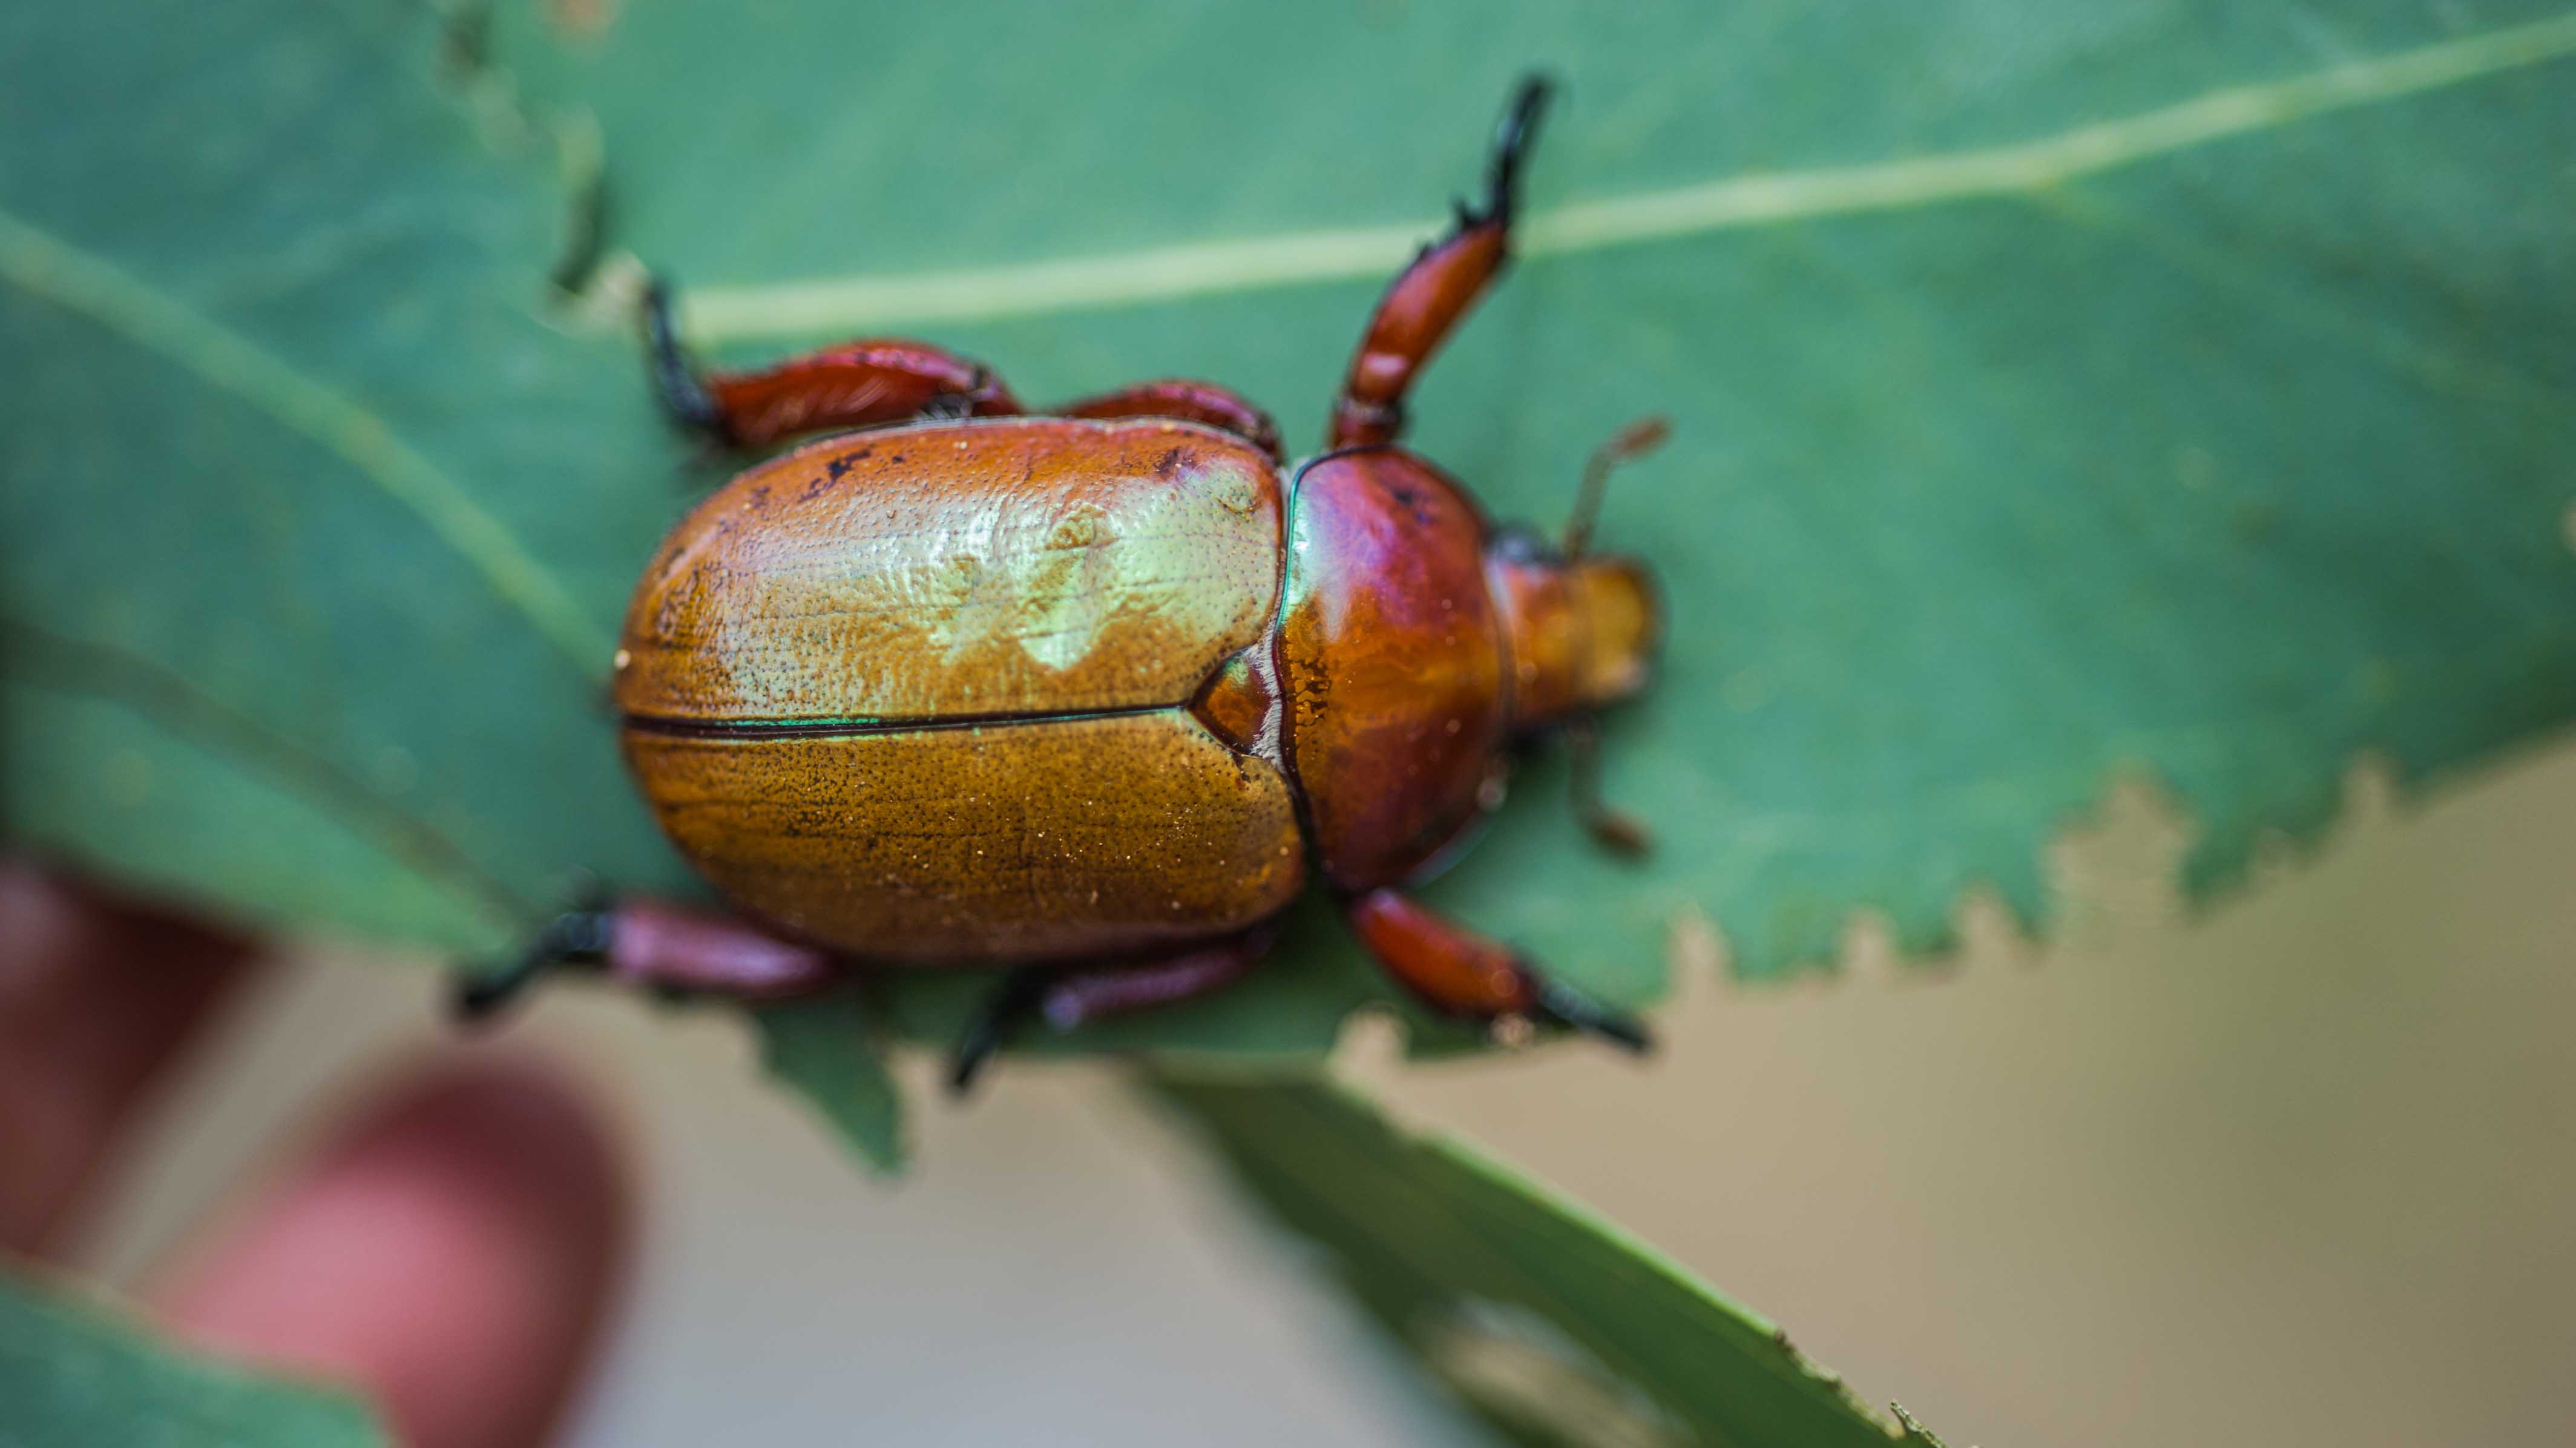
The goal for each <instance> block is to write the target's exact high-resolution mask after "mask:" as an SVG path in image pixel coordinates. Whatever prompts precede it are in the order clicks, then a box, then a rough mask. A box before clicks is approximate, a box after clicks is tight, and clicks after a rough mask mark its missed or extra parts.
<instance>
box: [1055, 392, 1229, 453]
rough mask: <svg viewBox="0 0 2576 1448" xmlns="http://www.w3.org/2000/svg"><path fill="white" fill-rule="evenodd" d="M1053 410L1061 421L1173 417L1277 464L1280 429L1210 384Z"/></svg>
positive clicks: (1109, 395)
mask: <svg viewBox="0 0 2576 1448" xmlns="http://www.w3.org/2000/svg"><path fill="white" fill-rule="evenodd" d="M1055 410H1056V412H1058V413H1059V414H1061V415H1063V416H1065V417H1099V418H1112V417H1176V418H1179V419H1180V420H1182V421H1183V422H1199V423H1205V424H1207V425H1208V426H1209V427H1213V428H1215V429H1216V430H1217V431H1219V432H1230V433H1233V434H1234V435H1235V436H1236V437H1239V438H1242V439H1243V440H1244V441H1245V442H1248V443H1250V444H1252V445H1253V446H1254V447H1257V448H1259V449H1261V450H1262V451H1263V452H1266V453H1268V454H1270V460H1271V461H1272V462H1277V461H1279V458H1280V451H1279V425H1278V424H1277V423H1275V422H1272V421H1271V420H1270V414H1269V413H1267V412H1264V411H1262V410H1261V409H1260V408H1259V407H1256V406H1254V405H1253V404H1252V402H1251V400H1250V399H1248V398H1246V397H1245V396H1244V395H1243V394H1242V393H1240V392H1237V391H1235V390H1234V389H1233V388H1231V387H1220V386H1218V385H1217V384H1215V383H1213V382H1195V381H1192V380H1190V379H1188V378H1184V377H1166V378H1164V379H1162V380H1161V381H1159V382H1139V383H1137V384H1135V385H1134V386H1132V387H1121V388H1119V389H1118V390H1117V391H1115V392H1104V393H1101V394H1100V395H1099V396H1097V397H1086V398H1083V399H1081V400H1080V401H1078V402H1068V403H1066V404H1065V405H1063V406H1062V407H1059V408H1057V409H1055Z"/></svg>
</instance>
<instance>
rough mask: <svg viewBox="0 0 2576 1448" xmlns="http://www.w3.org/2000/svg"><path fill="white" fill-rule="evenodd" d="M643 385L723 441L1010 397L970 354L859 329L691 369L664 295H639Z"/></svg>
mask: <svg viewBox="0 0 2576 1448" xmlns="http://www.w3.org/2000/svg"><path fill="white" fill-rule="evenodd" d="M644 333H645V344H646V346H647V348H648V349H649V351H650V354H651V355H650V358H649V365H650V366H651V369H652V378H653V389H654V392H655V393H656V395H658V396H659V397H660V398H661V401H662V408H663V410H664V411H665V412H667V413H669V414H670V415H671V417H672V418H673V419H674V420H676V421H678V422H679V423H680V424H681V425H682V426H684V427H688V428H692V429H694V430H696V431H699V432H703V433H705V434H706V435H708V436H709V437H712V438H714V439H715V440H716V441H717V442H719V443H722V444H724V445H725V446H727V447H740V448H755V447H765V446H767V445H768V444H770V443H773V442H777V441H779V440H780V439H782V438H789V437H794V436H796V435H797V434H799V433H806V432H822V431H825V430H830V429H840V428H853V427H878V426H882V425H884V424H887V423H896V422H909V421H911V420H913V419H914V418H917V417H940V416H949V417H1007V416H1011V415H1014V414H1016V413H1018V412H1020V411H1021V408H1020V401H1019V399H1018V398H1016V397H1013V396H1012V395H1011V389H1010V388H1008V387H1006V386H1004V385H1003V383H1002V380H1001V379H1000V378H999V377H997V376H995V375H994V374H993V370H992V369H991V368H989V367H986V366H985V365H984V364H983V363H981V362H977V361H975V360H973V359H972V358H967V357H960V356H958V355H957V354H956V353H954V352H949V351H946V350H943V349H941V348H938V347H934V346H931V345H930V344H929V343H927V342H910V341H904V340H902V339H899V338H892V337H874V338H865V339H862V340H860V341H856V342H848V343H844V344H842V345H841V346H838V347H826V348H824V349H822V350H821V351H818V352H808V353H806V354H804V355H803V356H799V357H791V358H789V359H787V360H786V361H784V362H780V363H778V364H776V365H775V366H771V367H764V368H761V369H759V370H756V371H750V372H700V371H699V370H698V367H697V364H696V363H694V362H692V361H691V360H690V359H689V355H688V353H687V352H686V351H685V350H684V349H682V347H681V346H680V340H679V335H678V333H677V332H676V331H675V330H674V328H673V327H672V325H671V299H670V294H669V292H667V291H666V290H664V288H663V286H662V284H661V283H660V282H658V281H656V282H654V283H653V284H652V285H651V286H650V287H649V288H648V289H647V290H646V291H645V294H644Z"/></svg>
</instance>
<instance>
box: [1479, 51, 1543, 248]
mask: <svg viewBox="0 0 2576 1448" xmlns="http://www.w3.org/2000/svg"><path fill="white" fill-rule="evenodd" d="M1555 94H1556V82H1555V81H1554V80H1551V79H1550V78H1548V76H1546V75H1545V74H1544V73H1542V72H1538V71H1532V72H1530V73H1529V74H1528V75H1525V76H1522V77H1521V82H1520V85H1519V86H1518V87H1517V88H1516V89H1514V90H1513V92H1512V100H1511V104H1510V105H1509V106H1507V107H1505V108H1504V111H1503V119H1502V124H1500V125H1499V126H1497V127H1495V129H1494V153H1493V158H1492V159H1491V160H1490V161H1489V162H1487V163H1486V168H1485V209H1484V211H1483V212H1481V213H1479V214H1478V215H1477V216H1476V218H1475V219H1476V220H1477V221H1478V222H1488V221H1494V222H1500V223H1502V224H1503V225H1505V226H1509V225H1511V223H1512V217H1513V215H1514V214H1515V213H1517V212H1518V211H1519V210H1520V190H1521V166H1522V165H1523V164H1524V163H1525V162H1526V161H1527V160H1528V159H1529V153H1530V148H1531V147H1533V146H1535V145H1537V144H1538V129H1539V121H1540V119H1541V118H1542V117H1544V116H1545V115H1546V114H1547V103H1548V100H1549V99H1550V98H1551V97H1553V96H1554V95H1555Z"/></svg>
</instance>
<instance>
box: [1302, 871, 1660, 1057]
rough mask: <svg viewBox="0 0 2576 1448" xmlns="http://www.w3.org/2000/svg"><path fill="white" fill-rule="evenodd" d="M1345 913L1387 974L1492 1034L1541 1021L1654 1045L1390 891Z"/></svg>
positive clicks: (1619, 1018) (1359, 900) (1509, 955)
mask: <svg viewBox="0 0 2576 1448" xmlns="http://www.w3.org/2000/svg"><path fill="white" fill-rule="evenodd" d="M1344 913H1345V914H1346V915H1347V916H1348V917H1349V919H1350V922H1351V929H1352V930H1353V931H1354V932H1356V933H1357V934H1358V935H1359V938H1360V943H1361V944H1362V945H1364V946H1366V947H1367V948H1368V952H1369V954H1370V955H1373V956H1375V957H1376V958H1377V962H1378V964H1379V965H1381V966H1384V967H1385V968H1386V972H1387V974H1389V975H1392V976H1394V977H1395V978H1396V979H1397V980H1398V981H1401V982H1403V984H1404V985H1405V986H1406V987H1407V988H1408V989H1410V990H1411V991H1412V992H1413V993H1414V994H1415V995H1417V996H1420V997H1421V998H1422V999H1423V1000H1425V1001H1427V1002H1429V1003H1430V1004H1431V1005H1432V1006H1434V1007H1436V1008H1437V1009H1439V1010H1441V1011H1443V1012H1445V1013H1447V1014H1449V1015H1453V1016H1462V1017H1465V1018H1466V1019H1468V1020H1474V1021H1482V1022H1485V1023H1486V1024H1487V1025H1488V1026H1489V1027H1490V1028H1491V1029H1492V1030H1493V1031H1494V1032H1495V1034H1496V1035H1497V1036H1498V1037H1501V1038H1504V1039H1510V1038H1511V1037H1513V1036H1515V1035H1517V1036H1521V1037H1524V1038H1525V1037H1526V1036H1527V1035H1528V1034H1529V1028H1530V1023H1531V1022H1532V1021H1546V1022H1549V1023H1552V1024H1555V1025H1560V1026H1571V1027H1573V1028H1574V1029H1575V1030H1578V1031H1582V1032H1584V1033H1585V1034H1587V1035H1594V1036H1599V1037H1600V1038H1601V1039H1603V1040H1605V1041H1608V1042H1610V1043H1611V1044H1612V1045H1615V1046H1618V1047H1620V1048H1622V1049H1624V1050H1628V1051H1637V1052H1643V1051H1646V1050H1648V1049H1650V1048H1651V1047H1652V1045H1653V1041H1652V1039H1651V1038H1650V1037H1648V1035H1647V1034H1646V1027H1645V1025H1644V1024H1643V1023H1642V1022H1640V1021H1639V1020H1637V1018H1636V1017H1634V1016H1631V1015H1628V1014H1627V1013H1625V1012H1623V1011H1618V1010H1613V1009H1612V1008H1610V1007H1608V1006H1605V1005H1602V1004H1601V1003H1600V1002H1598V1001H1595V1000H1593V999H1591V998H1590V997H1588V996H1586V995H1584V994H1583V993H1582V992H1580V991H1578V990H1576V989H1574V988H1573V987H1572V986H1569V985H1567V984H1565V983H1564V982H1563V981H1560V980H1557V979H1555V978H1554V977H1552V976H1549V975H1547V974H1546V973H1545V972H1543V971H1541V970H1539V969H1538V968H1537V967H1535V966H1533V965H1531V964H1530V963H1529V962H1528V961H1526V960H1523V959H1522V958H1521V957H1520V955H1519V954H1518V953H1516V952H1514V951H1512V950H1510V949H1509V948H1507V947H1505V946H1502V945H1499V944H1497V943H1495V942H1494V941H1491V940H1487V939H1486V938H1485V937H1483V936H1481V935H1478V934H1476V933H1475V932H1474V931H1471V930H1468V929H1466V928H1465V927H1463V926H1461V925H1459V924H1458V923H1457V922H1456V921H1453V920H1449V919H1447V918H1445V917H1443V916H1441V915H1439V914H1436V913H1434V912H1433V911H1431V910H1429V909H1426V908H1424V907H1423V906H1421V905H1418V904H1416V903H1414V902H1413V901H1412V900H1409V899H1407V898H1406V897H1405V896H1403V895H1402V894H1400V893H1398V892H1396V891H1394V890H1371V891H1369V892H1368V893H1366V894H1364V895H1360V896H1358V897H1356V898H1354V899H1352V900H1351V901H1350V903H1349V904H1348V905H1346V906H1345V907H1344Z"/></svg>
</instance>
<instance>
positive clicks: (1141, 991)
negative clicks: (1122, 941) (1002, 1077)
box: [948, 926, 1271, 1094]
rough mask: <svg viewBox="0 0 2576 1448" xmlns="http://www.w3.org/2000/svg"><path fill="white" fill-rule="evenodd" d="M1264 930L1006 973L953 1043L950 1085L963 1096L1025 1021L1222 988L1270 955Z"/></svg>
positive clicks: (1085, 1018)
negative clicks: (1140, 956)
mask: <svg viewBox="0 0 2576 1448" xmlns="http://www.w3.org/2000/svg"><path fill="white" fill-rule="evenodd" d="M1270 941H1271V931H1270V929H1269V927H1267V926H1264V927H1261V928H1258V929H1255V930H1251V931H1247V932H1246V933H1244V934H1241V935H1237V936H1233V937H1231V938H1229V939H1226V940H1220V941H1218V942H1216V943H1215V944H1213V945H1203V946H1200V947H1198V948H1196V949H1193V950H1185V951H1182V952H1181V953H1180V954H1178V955H1167V956H1164V957H1163V958H1162V959H1160V960H1153V961H1148V962H1146V963H1144V964H1141V965H1117V966H1090V965H1074V966H1050V965H1032V966H1023V967H1021V968H1020V969H1018V970H1015V971H1013V972H1011V974H1010V975H1009V976H1008V977H1007V978H1005V979H1004V980H1003V982H1002V984H1001V986H1000V987H999V988H998V989H996V990H995V991H994V992H993V994H992V995H991V996H990V997H988V998H987V999H986V1000H985V1002H984V1005H983V1008H982V1009H981V1010H980V1011H978V1012H977V1013H976V1016H975V1020H974V1022H973V1023H972V1024H971V1025H969V1026H968V1027H967V1028H966V1034H965V1036H964V1037H963V1038H961V1039H960V1040H959V1041H958V1043H957V1054H956V1057H955V1059H954V1060H953V1062H952V1063H951V1065H950V1067H949V1072H948V1084H949V1088H950V1089H951V1090H953V1091H956V1092H959V1093H961V1094H962V1093H963V1092H964V1091H965V1090H966V1089H967V1088H968V1087H969V1086H972V1085H973V1084H974V1083H975V1077H976V1076H977V1074H978V1073H980V1072H981V1071H982V1070H983V1069H984V1066H985V1065H986V1063H988V1062H990V1061H991V1060H992V1059H993V1055H994V1053H995V1052H997V1051H999V1050H1000V1049H1001V1048H1002V1046H1003V1044H1004V1042H1006V1041H1007V1040H1008V1039H1009V1037H1010V1036H1011V1034H1012V1032H1014V1031H1016V1030H1017V1029H1018V1028H1019V1027H1021V1026H1022V1025H1024V1024H1026V1023H1028V1022H1029V1021H1031V1020H1036V1021H1038V1022H1041V1023H1043V1024H1044V1025H1045V1026H1046V1027H1047V1029H1049V1030H1051V1031H1070V1030H1072V1029H1073V1028H1074V1027H1076V1026H1079V1025H1082V1024H1084V1023H1086V1022H1089V1021H1097V1020H1104V1019H1107V1018H1108V1017H1111V1016H1123V1015H1126V1014H1128V1013H1129V1012H1131V1011H1141V1010H1144V1009H1147V1008H1148V1007H1151V1006H1160V1005H1169V1004H1171V1003H1173V1002H1175V1001H1185V1000H1189V999H1191V998H1192V997H1195V996H1202V995H1207V994H1209V993H1210V992H1213V991H1218V990H1222V989H1224V988H1225V987H1226V986H1229V985H1232V984H1233V983H1234V982H1236V981H1238V980H1241V979H1242V978H1243V977H1245V976H1246V975H1249V974H1251V973H1252V968H1253V967H1254V966H1256V965H1259V964H1260V963H1261V958H1262V957H1263V956H1265V955H1267V954H1269V953H1270Z"/></svg>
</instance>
